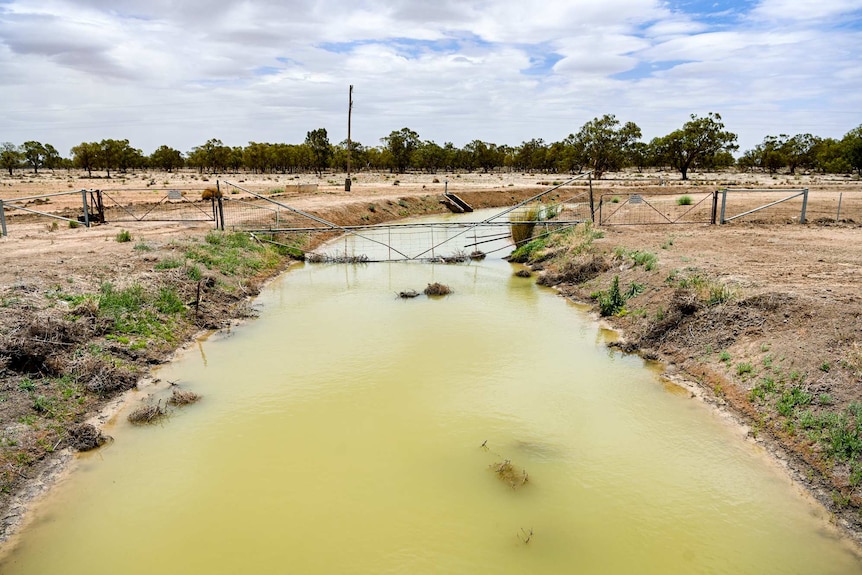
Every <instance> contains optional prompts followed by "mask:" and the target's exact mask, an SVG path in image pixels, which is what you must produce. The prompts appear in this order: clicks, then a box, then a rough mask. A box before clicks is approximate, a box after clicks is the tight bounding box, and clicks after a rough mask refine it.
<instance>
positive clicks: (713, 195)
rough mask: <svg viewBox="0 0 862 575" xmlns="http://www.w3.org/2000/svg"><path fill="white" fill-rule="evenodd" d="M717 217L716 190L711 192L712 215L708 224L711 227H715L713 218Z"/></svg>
mask: <svg viewBox="0 0 862 575" xmlns="http://www.w3.org/2000/svg"><path fill="white" fill-rule="evenodd" d="M717 215H718V190H715V191H714V192H712V214H711V217H710V222H709V223H711V224H712V225H715V218H716V216H717Z"/></svg>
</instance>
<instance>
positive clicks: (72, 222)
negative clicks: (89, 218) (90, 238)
mask: <svg viewBox="0 0 862 575" xmlns="http://www.w3.org/2000/svg"><path fill="white" fill-rule="evenodd" d="M80 225H81V224H79V223H78V222H76V221H75V220H69V228H70V229H73V230H74V229H75V228H77V227H80Z"/></svg>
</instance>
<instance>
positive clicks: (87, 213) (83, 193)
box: [81, 190, 90, 228]
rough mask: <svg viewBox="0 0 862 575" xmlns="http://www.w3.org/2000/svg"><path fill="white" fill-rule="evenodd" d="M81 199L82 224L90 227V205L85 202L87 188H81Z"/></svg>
mask: <svg viewBox="0 0 862 575" xmlns="http://www.w3.org/2000/svg"><path fill="white" fill-rule="evenodd" d="M81 199H82V200H83V202H84V225H85V226H87V227H88V228H89V227H90V206H89V205H88V204H87V190H81Z"/></svg>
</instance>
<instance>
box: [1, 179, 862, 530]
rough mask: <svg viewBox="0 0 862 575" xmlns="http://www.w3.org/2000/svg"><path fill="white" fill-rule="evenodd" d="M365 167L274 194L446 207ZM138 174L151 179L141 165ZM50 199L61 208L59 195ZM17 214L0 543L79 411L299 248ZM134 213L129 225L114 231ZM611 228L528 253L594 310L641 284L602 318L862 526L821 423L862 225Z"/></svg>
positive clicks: (336, 202) (476, 183) (628, 187)
mask: <svg viewBox="0 0 862 575" xmlns="http://www.w3.org/2000/svg"><path fill="white" fill-rule="evenodd" d="M144 176H147V180H146V181H147V182H149V181H150V180H157V181H160V182H161V181H164V182H168V183H167V184H165V185H173V184H174V183H176V182H175V181H174V180H177V181H179V180H178V178H180V177H182V178H186V179H185V180H182V181H183V182H185V183H186V184H190V183H192V182H193V183H194V184H195V185H198V187H204V186H205V185H210V184H211V182H206V183H204V182H202V181H201V180H199V179H198V177H195V178H194V179H192V176H191V175H189V174H185V175H182V176H178V175H158V176H152V175H150V174H146V175H142V176H141V177H140V178H138V179H141V180H142V181H143V177H144ZM659 177H662V176H658V177H655V175H653V176H651V177H643V178H639V180H640V181H637V180H638V179H634V180H635V181H632V179H629V180H623V179H621V178H620V179H617V180H613V179H612V180H610V181H606V182H602V183H598V182H597V183H596V195H597V196H598V195H600V194H601V193H602V192H603V191H604V192H607V193H621V192H638V193H647V192H648V191H655V190H664V189H666V188H667V187H668V186H667V185H663V186H662V185H659V184H660V183H664V184H667V182H666V181H664V182H660V181H659ZM665 177H666V176H665ZM734 177H736V176H734ZM162 178H164V180H162ZM363 178H364V177H363ZM363 178H360V179H359V181H358V182H357V183H356V184H355V185H354V188H353V191H352V192H350V193H345V192H343V191H342V190H340V189H339V187H338V186H337V185H335V184H334V181H343V178H336V177H334V176H333V178H332V179H333V183H332V184H330V183H328V182H319V180H318V182H319V183H320V185H319V186H318V188H317V189H316V190H315V191H314V192H310V193H290V192H289V191H287V192H283V195H282V196H281V197H282V201H284V202H285V203H288V204H290V205H291V206H294V207H298V208H301V209H303V210H307V211H311V212H314V213H315V214H317V215H318V216H320V217H323V218H325V219H328V220H330V221H333V222H336V223H338V224H340V225H360V224H370V223H377V222H382V221H388V220H392V219H396V218H400V217H404V216H407V215H416V214H429V213H436V212H442V211H443V209H444V208H443V207H442V206H441V205H440V203H439V193H440V192H441V191H442V190H443V188H444V186H446V182H445V179H444V178H443V177H435V176H432V175H415V176H407V177H405V176H400V180H399V182H398V185H395V183H394V180H395V178H394V177H392V176H389V177H388V178H387V179H385V180H383V179H382V178H380V177H378V178H376V180H375V179H373V178H370V177H369V179H368V180H367V181H366V180H364V179H363ZM740 178H741V177H740ZM245 179H247V180H248V181H244V182H242V185H243V186H248V187H249V189H254V190H256V191H263V190H271V188H273V187H278V186H284V184H285V182H284V181H281V180H279V179H278V178H276V179H275V180H273V179H272V178H271V177H269V176H267V177H265V178H264V177H260V178H258V179H257V180H255V181H251V178H250V177H245ZM562 179H564V177H562V176H538V177H537V176H530V175H521V176H520V177H514V176H513V175H510V174H507V175H505V176H500V175H494V174H491V175H472V176H468V175H464V176H463V177H460V178H456V177H454V176H452V177H450V181H449V183H448V187H449V190H450V191H455V192H457V193H458V194H459V195H461V196H462V197H464V199H466V200H467V201H468V203H471V204H472V205H473V206H474V207H477V208H480V207H494V206H508V205H511V204H512V203H514V202H516V201H519V200H522V199H525V198H527V197H529V196H531V195H533V194H534V193H536V192H538V191H540V190H542V189H543V188H544V187H545V186H547V185H551V184H553V183H554V182H556V181H560V180H562ZM435 180H436V181H435ZM459 180H460V181H459ZM719 180H722V181H724V180H727V177H726V176H721V177H715V178H713V179H712V180H707V181H710V182H712V184H705V183H704V181H703V180H701V181H697V180H695V181H694V182H691V183H689V184H687V185H685V186H683V185H680V184H679V183H677V182H673V183H672V186H671V187H672V188H673V190H674V191H675V192H678V193H691V194H692V195H693V196H695V195H696V194H698V193H700V192H702V191H704V188H703V187H704V186H705V185H706V186H710V185H713V184H716V183H717V182H718V181H719ZM734 181H736V180H734ZM46 182H48V180H45V181H41V180H40V181H37V180H33V181H30V180H29V179H28V180H26V181H24V182H18V181H16V182H12V183H9V182H7V185H6V187H5V188H3V189H2V196H3V197H6V198H9V197H21V196H24V195H33V194H35V193H38V192H39V191H54V190H55V189H61V190H62V189H64V188H65V189H68V188H69V187H72V186H75V187H77V186H78V185H79V184H80V182H81V181H80V179H72V178H68V177H67V178H66V179H62V178H61V179H60V181H54V180H51V181H50V183H46ZM113 183H116V182H112V184H113ZM743 183H744V182H743ZM781 183H782V184H783V185H787V186H790V185H811V186H812V187H813V186H815V185H818V186H820V187H821V189H822V191H824V192H828V193H835V192H836V190H840V192H839V193H842V194H844V193H845V192H846V194H848V195H849V196H848V197H847V198H844V199H843V201H847V200H848V199H854V200H855V201H857V202H858V200H859V199H860V198H862V190H860V189H859V187H858V184H855V187H854V184H853V182H845V181H843V180H841V181H829V182H822V181H820V182H818V181H814V180H813V179H811V180H809V181H803V182H801V183H800V182H799V181H798V180H793V181H788V182H781ZM13 184H14V185H13ZM40 184H42V185H41V187H40ZM128 185H129V186H132V185H137V186H140V185H141V184H140V183H136V182H134V181H133V180H132V179H131V178H130V179H129V181H128ZM579 185H581V186H583V185H584V184H579ZM82 187H83V186H82ZM86 187H92V186H86ZM836 197H837V196H836ZM150 201H152V200H150ZM824 205H825V204H824ZM56 207H57V209H64V206H61V205H60V202H59V201H58V202H57V206H56ZM830 209H832V208H831V207H827V208H824V213H826V212H827V211H828V210H830ZM16 218H17V219H12V218H10V220H11V223H10V236H9V237H8V238H5V239H3V240H0V250H2V251H0V264H2V265H0V306H2V308H3V314H2V315H0V518H2V524H0V541H1V540H3V539H5V538H6V537H7V536H8V535H9V533H10V532H11V530H12V529H13V528H14V527H15V526H16V525H18V524H19V523H20V519H21V514H22V512H23V510H24V509H25V503H26V499H27V498H28V497H32V496H33V495H34V494H35V493H38V492H39V490H40V489H44V487H42V488H39V487H34V486H37V485H42V486H45V485H48V484H49V479H47V478H48V475H49V472H50V471H51V470H56V469H58V468H59V467H60V466H59V464H58V462H60V463H61V462H62V461H63V458H68V457H70V454H71V453H72V452H73V451H74V448H75V446H76V444H77V440H76V439H75V438H76V437H78V435H76V434H75V433H74V431H75V430H76V429H77V426H78V425H79V424H80V423H81V422H83V421H86V420H88V419H90V418H92V417H93V416H94V415H95V414H96V413H98V412H99V411H100V410H101V409H103V408H104V406H105V405H106V404H107V403H108V402H110V401H113V400H114V399H115V398H116V397H118V395H121V394H122V393H123V392H124V391H125V390H127V389H129V388H130V387H132V386H134V385H135V383H136V382H137V381H138V379H139V378H141V377H144V376H145V375H146V373H147V371H148V369H149V367H150V366H152V365H154V364H158V363H160V362H163V361H166V360H168V358H169V357H170V355H171V353H172V352H173V351H174V350H175V349H176V348H177V347H179V346H181V345H182V344H183V343H184V342H187V341H188V340H189V338H191V337H193V336H194V334H196V333H198V332H199V331H200V330H201V329H212V328H218V327H220V326H224V325H227V324H228V323H230V322H231V321H234V320H236V319H239V318H243V317H248V316H249V314H250V311H249V307H248V305H247V303H248V301H249V298H250V297H252V296H254V295H255V294H256V293H257V291H258V289H259V287H260V285H261V283H262V282H265V281H266V280H267V279H268V278H270V277H273V275H275V274H277V273H279V272H280V271H281V270H282V269H284V267H285V266H286V265H287V264H288V262H289V258H288V256H287V255H286V254H285V253H284V252H278V250H276V249H275V248H272V247H271V246H263V245H261V244H257V243H255V242H254V241H249V240H248V239H247V237H246V238H245V239H236V240H234V239H230V238H228V239H219V235H218V234H216V235H213V234H212V233H211V228H210V226H209V225H208V224H204V223H198V224H182V223H172V224H166V223H156V222H152V223H147V222H138V223H133V224H128V223H126V224H123V225H122V226H121V225H116V224H110V223H109V224H105V225H100V226H96V227H93V228H90V229H84V228H78V229H70V228H68V227H65V226H52V225H51V222H50V221H49V220H47V221H46V220H42V219H38V218H33V217H30V216H27V217H20V216H16ZM785 219H787V218H785ZM787 221H792V218H789V219H787ZM857 221H859V220H857ZM124 229H125V230H127V231H128V232H129V235H130V238H129V239H130V241H118V239H120V234H121V232H122V231H123V230H124ZM601 231H602V234H603V237H598V238H595V239H594V240H592V242H591V246H590V248H589V249H588V250H584V251H582V252H581V253H579V254H571V253H569V255H568V256H567V257H566V258H562V259H559V260H555V259H554V257H552V256H551V255H547V254H546V255H547V257H543V258H538V261H535V263H534V267H535V268H537V269H539V268H545V271H544V273H545V274H546V278H545V280H544V281H546V283H549V284H551V285H557V287H559V288H560V290H561V291H562V293H564V294H566V295H568V296H569V297H573V298H576V299H578V300H581V301H585V302H588V303H592V304H593V305H595V306H596V309H598V301H597V299H596V298H595V297H593V296H594V295H596V294H597V293H598V292H607V291H609V290H610V287H611V285H612V283H613V279H614V277H619V284H620V285H621V286H622V290H623V291H626V290H628V289H629V288H630V287H631V286H632V285H635V286H636V288H635V289H633V293H632V294H631V297H629V298H628V299H627V301H625V306H624V309H625V312H624V313H615V314H612V315H610V316H609V317H608V320H609V321H610V322H611V324H612V325H613V326H614V327H616V328H618V329H620V330H621V331H622V332H623V334H624V339H623V341H622V343H620V345H622V346H623V347H624V349H627V350H629V351H640V352H641V353H643V354H645V355H646V356H648V357H653V358H656V359H661V360H664V361H666V362H667V363H668V366H669V371H670V373H671V375H673V376H674V377H682V378H686V379H689V380H691V381H694V382H695V383H696V384H697V385H698V386H700V388H701V389H703V390H704V392H705V393H704V395H705V396H706V397H707V398H708V399H709V400H710V401H712V402H713V403H715V404H716V405H718V406H719V407H721V408H722V409H727V410H729V411H730V412H732V413H734V414H736V415H737V416H739V417H741V418H742V419H743V420H744V421H746V422H747V424H748V425H749V427H750V428H751V430H752V434H753V435H756V437H757V439H758V440H760V441H764V442H769V445H771V446H772V447H773V449H774V450H775V452H776V453H779V452H780V453H784V454H785V456H784V457H785V459H786V460H787V461H788V462H789V465H790V468H791V469H792V470H795V473H796V476H797V478H798V479H800V481H802V482H804V483H806V484H808V485H809V486H811V487H812V489H813V492H814V493H815V494H817V495H818V497H819V498H820V499H821V501H823V502H824V504H825V505H827V506H828V507H829V508H830V509H832V510H833V511H835V513H836V516H837V517H838V516H840V517H841V518H842V521H843V522H844V525H845V526H847V527H848V528H850V529H853V530H855V533H857V534H859V533H862V529H860V525H859V522H858V514H857V509H858V507H859V505H860V502H862V498H860V496H862V494H860V492H859V488H858V484H859V479H862V472H859V469H857V467H856V466H855V463H854V461H855V460H854V457H856V452H855V451H853V449H855V448H854V447H852V446H850V447H848V448H847V449H845V451H843V452H842V451H838V452H835V449H834V448H833V447H831V444H830V443H828V442H827V441H825V440H824V433H830V431H829V429H827V428H826V427H824V426H825V425H826V423H824V422H828V417H829V414H835V416H836V417H845V415H844V414H845V413H846V414H847V415H846V419H845V420H843V421H844V422H845V423H846V425H845V427H846V428H847V429H850V428H851V427H852V426H853V425H855V424H856V419H855V417H856V416H855V415H854V412H853V411H852V410H853V409H855V408H854V407H853V406H854V404H855V403H856V402H862V319H860V318H862V296H860V295H859V292H858V287H859V278H860V277H862V228H860V227H859V226H858V225H856V224H854V223H852V222H849V223H848V222H845V223H841V224H829V223H827V222H826V221H824V222H822V223H815V224H808V225H799V224H786V223H782V224H775V223H773V224H751V223H741V224H734V225H730V226H709V225H677V226H671V225H665V226H606V227H603V228H602V229H601ZM228 236H230V235H229V234H228ZM572 241H574V242H575V243H577V242H579V241H580V240H579V239H575V240H572ZM566 249H568V248H566ZM644 253H648V254H653V259H652V260H651V261H652V263H650V264H649V265H645V263H644V262H645V261H646V260H645V259H644V257H643V256H639V255H638V254H644ZM227 255H230V257H227ZM586 258H589V259H586ZM566 262H569V264H567V263H566ZM567 266H568V267H567ZM634 292H637V293H634ZM117 295H123V296H124V297H125V296H128V297H131V298H132V299H133V302H132V303H133V305H137V306H138V308H142V309H146V310H149V311H151V312H152V313H153V314H155V315H154V316H152V317H150V316H146V317H144V316H141V315H136V314H135V313H132V312H129V311H128V309H126V308H122V305H124V304H123V303H122V298H114V299H112V298H113V296H117ZM134 298H138V299H134ZM115 299H116V300H118V302H117V304H116V305H117V306H120V307H117V308H110V310H111V313H108V311H109V308H107V307H106V306H105V304H103V303H102V302H104V301H112V302H113V301H115ZM118 310H119V311H118ZM124 310H125V311H124ZM130 318H131V319H132V320H134V321H133V322H131V323H130ZM153 318H155V320H154V319H153ZM158 324H161V325H167V326H168V329H166V330H161V329H159V328H158ZM769 381H771V383H768V382H769ZM848 410H849V411H848ZM818 434H819V435H818ZM826 439H830V440H831V438H830V437H826ZM851 439H852V438H851ZM79 447H80V446H79ZM848 450H849V451H848ZM860 450H862V443H860ZM836 453H837V455H836ZM830 454H831V455H830ZM845 455H846V457H844V456H845ZM857 472H858V473H857Z"/></svg>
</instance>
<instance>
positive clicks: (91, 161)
mask: <svg viewBox="0 0 862 575" xmlns="http://www.w3.org/2000/svg"><path fill="white" fill-rule="evenodd" d="M101 151H102V147H101V146H100V145H99V143H98V142H81V143H80V144H78V145H77V146H74V147H73V148H72V165H73V166H75V167H76V168H79V169H82V170H87V175H88V176H90V177H93V170H97V169H99V166H100V159H101Z"/></svg>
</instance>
